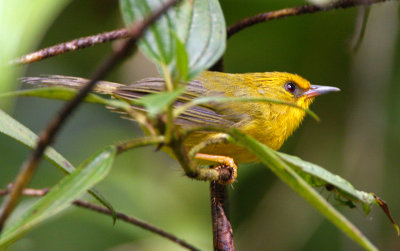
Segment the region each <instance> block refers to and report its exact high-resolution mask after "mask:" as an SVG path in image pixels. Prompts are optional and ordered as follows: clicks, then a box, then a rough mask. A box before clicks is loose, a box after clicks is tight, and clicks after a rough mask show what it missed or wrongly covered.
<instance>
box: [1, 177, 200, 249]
mask: <svg viewBox="0 0 400 251" xmlns="http://www.w3.org/2000/svg"><path fill="white" fill-rule="evenodd" d="M11 187H12V186H11V185H9V186H7V189H0V196H4V195H6V194H9V193H10V191H11V190H10V188H11ZM49 191H50V189H49V188H43V189H32V188H24V189H23V192H22V194H23V195H26V196H37V197H42V196H45V195H46V194H47V193H48V192H49ZM73 204H74V205H75V206H78V207H81V208H86V209H89V210H92V211H96V212H99V213H102V214H106V215H113V212H112V211H111V210H109V209H108V208H106V207H102V206H98V205H95V204H92V203H89V202H86V201H83V200H75V201H74V202H73ZM115 216H116V218H117V219H120V220H122V221H125V222H127V223H129V224H132V225H135V226H138V227H140V228H143V229H145V230H148V231H150V232H153V233H155V234H158V235H160V236H161V237H164V238H167V239H169V240H171V241H173V242H175V243H176V244H178V245H181V246H182V247H184V248H187V249H188V250H194V251H197V250H199V249H198V248H196V247H194V246H193V245H191V244H189V243H187V242H186V241H184V240H182V239H179V238H178V237H176V236H175V235H173V234H171V233H168V232H166V231H164V230H162V229H160V228H158V227H156V226H153V225H151V224H149V223H147V222H144V221H142V220H139V219H137V218H134V217H132V216H128V215H126V214H123V213H121V212H115Z"/></svg>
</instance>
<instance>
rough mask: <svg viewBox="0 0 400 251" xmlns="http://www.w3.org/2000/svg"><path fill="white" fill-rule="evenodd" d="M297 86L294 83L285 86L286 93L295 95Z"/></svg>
mask: <svg viewBox="0 0 400 251" xmlns="http://www.w3.org/2000/svg"><path fill="white" fill-rule="evenodd" d="M296 88H297V86H296V85H295V83H293V82H288V83H286V84H285V89H286V91H288V92H290V93H294V92H295V91H296Z"/></svg>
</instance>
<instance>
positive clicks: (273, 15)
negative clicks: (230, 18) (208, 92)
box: [11, 0, 390, 71]
mask: <svg viewBox="0 0 400 251" xmlns="http://www.w3.org/2000/svg"><path fill="white" fill-rule="evenodd" d="M385 1H390V0H341V1H338V2H336V3H334V4H331V5H328V6H325V7H324V8H321V7H318V6H315V5H303V6H297V7H293V8H286V9H281V10H276V11H270V12H266V13H261V14H258V15H255V16H252V17H249V18H246V19H243V20H241V21H239V22H238V23H236V24H234V25H232V26H230V27H229V28H228V30H227V36H228V38H229V37H230V36H232V35H234V34H236V33H237V32H239V31H241V30H243V29H245V28H247V27H249V26H252V25H255V24H258V23H263V22H267V21H270V20H274V19H280V18H285V17H289V16H298V15H303V14H310V13H314V12H318V11H328V10H334V9H340V8H349V7H354V6H365V5H372V4H375V3H380V2H385ZM128 36H129V29H127V28H122V29H117V30H113V31H109V32H104V33H100V34H96V35H93V36H87V37H81V38H77V39H74V40H71V41H69V42H65V43H61V44H57V45H54V46H51V47H47V48H44V49H41V50H39V51H35V52H32V53H29V54H27V55H24V56H22V57H20V58H18V59H15V60H13V61H12V62H11V63H13V64H29V63H33V62H36V61H40V60H42V59H45V58H49V57H53V56H57V55H60V54H63V53H66V52H70V51H75V50H79V49H83V48H86V47H89V46H93V45H96V44H101V43H105V42H109V41H113V40H117V39H124V38H127V37H128ZM211 70H214V71H222V62H221V61H218V62H217V63H216V64H215V65H214V66H213V67H211Z"/></svg>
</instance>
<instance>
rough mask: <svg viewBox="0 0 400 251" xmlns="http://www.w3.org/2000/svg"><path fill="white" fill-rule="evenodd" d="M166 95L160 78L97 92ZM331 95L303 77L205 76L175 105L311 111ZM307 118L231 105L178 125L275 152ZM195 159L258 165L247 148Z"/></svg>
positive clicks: (36, 80) (57, 80) (40, 80)
mask: <svg viewBox="0 0 400 251" xmlns="http://www.w3.org/2000/svg"><path fill="white" fill-rule="evenodd" d="M24 82H28V83H33V84H41V85H43V84H44V85H49V86H54V85H55V86H64V87H70V88H80V87H82V85H84V84H85V83H87V80H86V79H82V78H76V77H66V76H47V77H29V78H25V79H24ZM163 90H165V84H164V80H163V79H162V78H147V79H142V80H140V81H138V82H136V83H133V84H130V85H122V84H118V83H112V82H107V81H100V82H99V83H98V84H97V86H96V88H95V89H94V92H98V93H102V94H109V95H111V96H113V97H115V98H118V99H137V98H140V97H143V96H145V95H147V94H150V93H158V92H161V91H163ZM333 91H339V88H336V87H331V86H319V85H311V84H310V82H309V81H307V80H306V79H304V78H302V77H300V76H299V75H296V74H291V73H285V72H263V73H244V74H229V73H221V72H211V71H206V72H203V73H202V74H200V75H199V76H198V77H197V78H195V79H194V80H192V81H190V82H189V83H187V86H186V89H185V92H184V93H183V94H182V95H181V96H180V97H179V98H178V100H177V102H176V104H175V105H176V106H179V105H182V104H185V103H187V102H189V101H191V100H193V99H194V98H197V97H204V96H216V97H221V96H222V97H252V98H268V99H272V100H278V101H283V102H287V103H292V104H295V105H297V106H300V107H302V108H304V109H307V108H308V107H309V105H310V104H311V103H312V102H313V100H314V98H315V97H316V96H318V95H321V94H324V93H328V92H333ZM138 109H139V108H138ZM304 116H305V112H304V111H303V110H301V109H298V108H295V107H292V106H288V105H284V104H277V103H267V102H228V103H210V104H206V105H199V106H195V107H192V108H190V109H188V110H187V111H186V112H184V113H183V114H181V115H180V116H179V117H178V118H177V119H176V121H175V123H176V124H177V125H179V126H181V127H182V128H185V129H186V128H190V127H197V126H217V127H223V128H231V127H234V128H237V129H239V130H240V131H242V132H243V133H246V134H248V135H251V136H252V137H254V138H255V139H257V140H258V141H260V142H262V143H263V144H265V145H267V146H269V147H271V148H272V149H275V150H277V149H279V148H280V147H281V146H282V144H283V142H284V141H285V140H286V139H287V138H288V137H289V136H290V135H291V134H292V133H293V132H294V130H295V129H296V128H297V127H298V126H299V125H300V123H301V121H302V120H303V118H304ZM220 135H221V133H215V132H197V133H194V134H192V135H191V136H189V137H188V138H187V139H186V141H185V146H186V147H187V149H188V150H190V149H191V148H192V147H193V146H195V145H197V144H199V143H200V142H204V141H205V140H210V139H212V138H213V137H219V136H220ZM224 156H229V157H230V158H226V157H224ZM196 158H197V159H203V160H208V161H215V162H219V163H225V164H228V165H234V163H233V162H236V163H247V162H252V161H255V160H256V157H255V156H254V155H253V154H252V153H250V152H249V151H247V150H245V149H244V148H242V147H240V146H236V145H226V144H215V145H210V146H207V147H206V148H204V149H203V150H202V151H201V152H200V153H199V154H197V155H196ZM232 159H233V160H232ZM235 177H236V171H235V173H234V178H235ZM231 182H233V181H231ZM231 182H229V183H231Z"/></svg>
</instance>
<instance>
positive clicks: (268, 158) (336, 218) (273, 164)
mask: <svg viewBox="0 0 400 251" xmlns="http://www.w3.org/2000/svg"><path fill="white" fill-rule="evenodd" d="M230 135H231V136H232V137H233V139H230V140H231V141H232V142H233V143H236V144H239V145H242V146H244V147H246V148H247V149H248V150H250V151H251V152H252V153H253V154H255V155H256V156H257V157H258V158H259V159H260V161H262V162H263V163H264V164H266V165H267V166H268V167H269V169H270V170H271V171H272V172H274V173H275V174H276V175H277V176H278V177H279V178H280V179H281V180H282V181H283V182H285V183H286V184H287V185H289V186H290V187H291V188H292V189H293V190H294V191H296V192H297V193H298V194H299V195H301V196H302V197H303V198H304V199H306V200H307V201H308V202H309V203H310V204H311V205H312V206H313V207H315V208H316V209H317V210H318V211H319V212H320V213H321V214H322V215H324V216H325V217H326V218H327V219H328V220H330V221H331V222H332V223H333V224H335V225H336V226H337V227H338V228H339V229H341V230H342V231H343V232H344V233H345V234H346V235H347V236H349V237H350V238H351V239H353V240H354V241H355V242H357V243H358V244H359V245H360V246H362V247H363V248H365V249H366V250H378V249H377V248H376V247H375V246H374V245H373V244H372V243H371V242H370V241H369V240H368V239H367V238H366V237H365V236H364V235H363V234H362V233H361V232H360V230H358V229H357V227H356V226H354V225H353V224H352V223H351V222H350V221H348V220H347V219H346V218H345V217H344V216H343V215H342V214H340V213H339V212H338V211H337V210H336V209H335V208H334V207H332V206H331V205H330V204H329V203H328V202H327V201H326V200H325V199H324V198H323V197H322V196H321V195H320V194H318V193H317V192H316V191H315V190H314V189H313V188H312V187H311V186H310V185H308V184H307V182H306V181H305V180H304V179H303V178H302V177H301V176H300V175H298V174H297V172H296V171H294V170H293V169H292V168H290V167H289V166H288V165H287V163H285V162H284V161H283V160H282V159H281V158H280V157H279V155H278V153H277V152H276V151H274V150H272V149H271V148H269V147H267V146H266V145H264V144H262V143H260V142H258V141H257V140H255V139H254V138H252V137H250V136H248V135H245V134H243V133H241V132H240V131H238V130H236V129H235V130H232V131H230Z"/></svg>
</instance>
